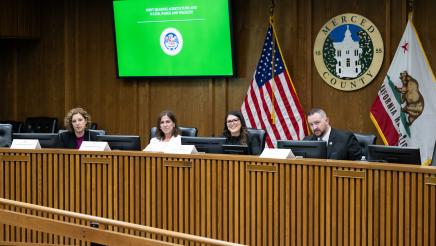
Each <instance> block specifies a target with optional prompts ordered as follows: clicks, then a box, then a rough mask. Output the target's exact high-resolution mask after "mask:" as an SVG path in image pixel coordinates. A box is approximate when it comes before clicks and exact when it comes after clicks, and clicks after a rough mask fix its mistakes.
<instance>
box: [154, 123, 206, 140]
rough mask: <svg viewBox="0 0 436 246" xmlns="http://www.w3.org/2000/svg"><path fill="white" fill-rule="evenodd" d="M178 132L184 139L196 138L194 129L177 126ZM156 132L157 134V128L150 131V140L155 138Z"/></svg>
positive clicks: (196, 131) (195, 129)
mask: <svg viewBox="0 0 436 246" xmlns="http://www.w3.org/2000/svg"><path fill="white" fill-rule="evenodd" d="M179 129H180V132H181V135H182V136H186V137H196V136H197V133H198V130H197V128H195V127H184V126H179ZM156 132H157V128H156V127H152V128H151V129H150V139H152V138H154V137H156Z"/></svg>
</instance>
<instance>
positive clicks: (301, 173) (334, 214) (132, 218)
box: [0, 149, 436, 245]
mask: <svg viewBox="0 0 436 246" xmlns="http://www.w3.org/2000/svg"><path fill="white" fill-rule="evenodd" d="M0 197H2V198H7V199H13V200H17V201H22V202H27V203H32V204H38V205H42V206H47V207H52V208H59V209H63V210H69V211H73V212H78V213H82V214H89V215H93V216H99V217H104V218H109V219H114V220H120V221H125V222H129V223H135V224H140V225H145V226H150V227H156V228H161V229H166V230H172V231H178V232H183V233H188V234H193V235H198V236H204V237H208V238H214V239H219V240H224V241H230V242H235V243H242V244H249V245H388V244H389V245H392V244H393V245H404V244H412V245H413V244H415V245H436V223H435V221H436V209H434V207H435V206H436V205H435V204H436V200H435V199H436V169H434V168H432V167H421V166H410V165H395V164H383V163H367V162H352V161H333V160H317V159H293V160H273V159H260V158H257V157H247V156H245V157H244V156H231V155H230V156H228V155H205V154H203V155H202V154H197V155H165V154H153V153H144V152H122V151H113V152H79V151H74V150H33V151H19V150H9V149H0ZM46 217H48V218H50V215H47V216H46ZM0 223H1V221H0ZM109 229H111V228H109ZM113 230H114V231H119V232H129V233H131V234H132V235H135V232H133V231H132V232H130V231H129V230H126V229H121V228H113ZM146 236H148V235H146ZM149 236H150V237H149V238H151V239H157V238H158V236H156V235H149ZM29 239H31V240H32V242H51V241H53V242H54V241H55V240H57V239H55V238H52V237H49V236H47V235H46V234H44V233H40V232H36V231H23V230H22V229H19V228H15V227H11V226H6V225H5V226H3V229H0V240H4V241H20V240H29ZM159 239H163V240H164V241H166V242H170V243H173V242H175V240H174V239H171V238H164V237H162V238H159ZM59 240H61V239H59Z"/></svg>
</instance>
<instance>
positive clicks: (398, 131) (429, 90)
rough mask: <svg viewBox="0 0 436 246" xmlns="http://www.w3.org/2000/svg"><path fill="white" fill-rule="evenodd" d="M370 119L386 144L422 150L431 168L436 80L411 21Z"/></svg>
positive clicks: (435, 108)
mask: <svg viewBox="0 0 436 246" xmlns="http://www.w3.org/2000/svg"><path fill="white" fill-rule="evenodd" d="M370 117H371V120H372V122H373V123H374V125H375V126H376V128H377V130H378V132H379V134H380V135H381V137H382V139H383V142H384V143H385V144H386V145H395V146H403V147H406V146H408V147H419V148H420V151H421V162H422V164H423V165H429V164H430V162H431V158H432V154H433V148H434V144H435V141H436V80H435V77H434V74H433V72H432V70H431V67H430V64H429V63H428V60H427V57H426V55H425V53H424V50H423V48H422V45H421V41H420V40H419V37H418V34H417V33H416V30H415V27H414V25H413V23H412V21H411V20H409V21H408V23H407V26H406V30H405V31H404V34H403V37H402V38H401V41H400V44H399V46H398V48H397V51H396V52H395V56H394V59H393V61H392V64H391V66H390V68H389V71H388V74H387V76H386V78H385V79H384V81H383V84H382V86H381V88H380V91H379V92H378V96H377V98H376V99H375V101H374V103H373V105H372V107H371V112H370Z"/></svg>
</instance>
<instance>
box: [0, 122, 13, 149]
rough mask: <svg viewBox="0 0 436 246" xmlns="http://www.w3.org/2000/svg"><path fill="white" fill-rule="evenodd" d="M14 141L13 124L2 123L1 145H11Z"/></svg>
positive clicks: (0, 125)
mask: <svg viewBox="0 0 436 246" xmlns="http://www.w3.org/2000/svg"><path fill="white" fill-rule="evenodd" d="M11 143H12V125H11V124H0V147H10V146H11Z"/></svg>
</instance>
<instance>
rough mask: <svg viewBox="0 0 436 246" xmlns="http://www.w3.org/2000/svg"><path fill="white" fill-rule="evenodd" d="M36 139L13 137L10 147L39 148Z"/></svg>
mask: <svg viewBox="0 0 436 246" xmlns="http://www.w3.org/2000/svg"><path fill="white" fill-rule="evenodd" d="M40 148H41V145H40V144H39V140H38V139H14V140H13V141H12V145H11V149H40Z"/></svg>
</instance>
